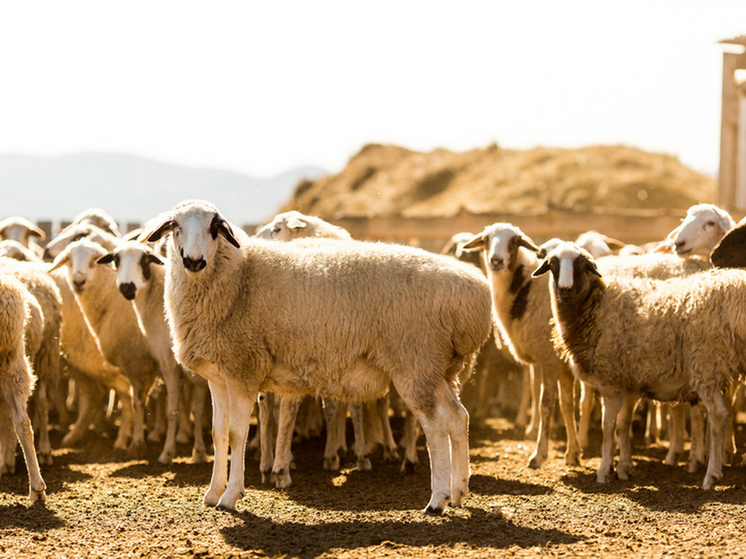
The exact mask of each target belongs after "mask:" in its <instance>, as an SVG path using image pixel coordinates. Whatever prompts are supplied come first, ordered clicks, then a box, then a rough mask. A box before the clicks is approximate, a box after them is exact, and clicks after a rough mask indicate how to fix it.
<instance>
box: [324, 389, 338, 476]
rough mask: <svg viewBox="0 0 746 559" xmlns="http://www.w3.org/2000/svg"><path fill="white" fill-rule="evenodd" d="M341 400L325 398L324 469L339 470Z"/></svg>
mask: <svg viewBox="0 0 746 559" xmlns="http://www.w3.org/2000/svg"><path fill="white" fill-rule="evenodd" d="M338 407H339V402H337V401H336V400H333V399H331V398H324V419H325V421H326V446H325V447H324V469H325V470H331V471H337V470H339V448H340V442H339V440H340V433H339V430H340V429H339V421H338V420H337V413H338V409H337V408H338Z"/></svg>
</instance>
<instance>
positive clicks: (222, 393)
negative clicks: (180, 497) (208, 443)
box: [203, 378, 230, 507]
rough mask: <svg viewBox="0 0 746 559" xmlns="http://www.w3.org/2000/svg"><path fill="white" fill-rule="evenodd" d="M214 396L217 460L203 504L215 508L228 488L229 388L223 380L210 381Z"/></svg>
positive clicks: (213, 408) (213, 421) (213, 419)
mask: <svg viewBox="0 0 746 559" xmlns="http://www.w3.org/2000/svg"><path fill="white" fill-rule="evenodd" d="M208 382H209V386H210V394H211V395H212V444H213V446H214V447H215V458H214V460H213V463H212V478H211V479H210V487H209V488H208V489H207V493H205V497H204V499H203V502H204V503H205V504H206V505H207V506H211V507H214V506H216V505H217V504H218V501H220V496H221V495H222V494H223V492H224V491H225V488H226V487H227V486H228V429H229V427H228V422H229V421H230V415H229V406H230V401H229V399H228V387H227V386H226V384H225V381H224V380H223V379H222V378H217V379H213V378H211V379H209V381H208Z"/></svg>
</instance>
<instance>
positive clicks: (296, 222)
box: [286, 217, 308, 229]
mask: <svg viewBox="0 0 746 559" xmlns="http://www.w3.org/2000/svg"><path fill="white" fill-rule="evenodd" d="M286 225H287V226H288V229H303V228H304V227H306V226H307V225H308V223H306V222H305V221H303V220H302V219H301V218H299V217H291V218H290V219H288V220H287V222H286Z"/></svg>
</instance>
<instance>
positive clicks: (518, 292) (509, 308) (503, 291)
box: [490, 249, 538, 323]
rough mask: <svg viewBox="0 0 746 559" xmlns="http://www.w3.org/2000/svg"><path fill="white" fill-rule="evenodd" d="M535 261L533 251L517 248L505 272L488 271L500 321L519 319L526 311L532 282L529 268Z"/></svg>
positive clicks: (534, 264)
mask: <svg viewBox="0 0 746 559" xmlns="http://www.w3.org/2000/svg"><path fill="white" fill-rule="evenodd" d="M537 263H538V260H537V258H536V256H535V255H534V254H533V253H528V252H527V251H525V250H524V249H519V251H518V253H517V257H516V258H515V259H513V260H512V261H511V262H510V264H509V266H508V268H507V270H506V271H505V272H503V273H500V274H493V273H490V276H491V278H492V282H491V283H492V297H493V300H494V302H495V311H496V313H497V316H498V318H499V319H500V321H501V322H503V323H509V322H510V321H514V320H520V319H521V318H522V317H523V315H524V314H525V313H526V310H527V308H528V296H529V292H530V290H531V284H532V280H531V270H532V269H534V268H536V266H537Z"/></svg>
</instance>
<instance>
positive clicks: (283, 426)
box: [272, 396, 303, 489]
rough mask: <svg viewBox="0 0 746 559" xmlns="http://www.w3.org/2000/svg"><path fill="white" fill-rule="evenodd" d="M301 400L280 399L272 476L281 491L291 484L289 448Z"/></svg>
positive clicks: (295, 397) (285, 397)
mask: <svg viewBox="0 0 746 559" xmlns="http://www.w3.org/2000/svg"><path fill="white" fill-rule="evenodd" d="M302 400H303V397H302V396H283V397H282V398H281V399H280V419H279V421H278V426H277V447H276V450H275V460H274V464H273V466H272V476H273V477H274V478H275V485H276V486H277V487H278V488H281V489H284V488H287V487H290V486H291V485H292V484H293V479H292V478H291V477H290V465H291V463H292V461H293V453H292V450H291V446H292V443H293V431H295V420H296V418H297V417H298V409H299V408H300V403H301V401H302Z"/></svg>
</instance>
